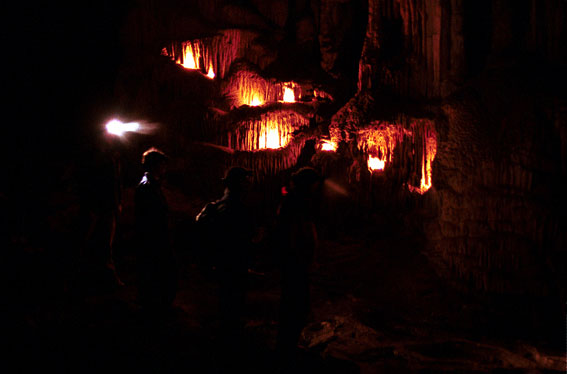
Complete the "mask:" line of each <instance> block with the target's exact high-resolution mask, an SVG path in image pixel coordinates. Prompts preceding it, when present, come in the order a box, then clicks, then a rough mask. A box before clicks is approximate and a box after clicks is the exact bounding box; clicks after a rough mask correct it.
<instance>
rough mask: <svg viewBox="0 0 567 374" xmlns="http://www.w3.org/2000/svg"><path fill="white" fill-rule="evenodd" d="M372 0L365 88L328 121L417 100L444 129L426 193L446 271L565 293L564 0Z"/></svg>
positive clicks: (438, 262) (434, 247)
mask: <svg viewBox="0 0 567 374" xmlns="http://www.w3.org/2000/svg"><path fill="white" fill-rule="evenodd" d="M473 3H474V4H473ZM368 9H369V16H368V25H367V30H366V37H365V40H364V47H363V52H362V56H361V59H360V68H359V80H358V89H359V93H358V94H357V98H358V99H354V100H351V102H349V104H347V105H346V106H345V108H343V109H342V110H341V111H342V112H343V113H345V112H347V113H350V114H349V116H348V118H347V120H344V118H343V120H341V118H339V117H340V116H336V117H335V119H334V120H335V121H334V123H333V125H332V126H331V130H332V131H335V132H337V131H341V130H346V131H347V132H348V130H349V129H350V128H353V126H354V127H358V126H361V125H364V123H366V122H368V121H371V120H377V119H380V116H382V115H383V114H381V113H380V110H378V111H376V110H374V113H371V114H370V113H369V112H370V111H369V110H368V109H367V108H366V105H364V103H368V102H372V101H373V100H374V101H380V100H382V99H383V98H384V97H387V98H390V99H391V98H392V97H395V98H396V99H394V100H395V101H397V102H408V101H411V102H414V103H415V102H416V100H417V102H418V103H421V104H418V106H419V105H421V107H422V108H426V109H427V110H429V111H431V112H432V113H434V115H435V124H436V129H437V132H438V134H439V137H438V140H439V141H438V149H437V156H436V159H435V161H434V164H433V187H432V188H431V190H430V191H429V192H428V193H427V194H426V195H425V196H424V198H425V200H424V202H425V204H427V205H429V208H428V209H429V210H430V212H433V214H434V218H433V219H427V220H425V221H426V224H425V225H424V233H425V235H426V238H427V250H426V252H427V255H428V257H429V258H430V259H431V261H432V262H433V263H434V264H435V266H436V268H437V270H438V272H439V274H441V275H442V276H443V277H445V278H446V279H448V280H450V281H451V282H453V284H454V285H456V286H457V287H461V288H462V289H466V290H469V291H474V290H477V291H481V292H487V293H492V294H501V295H503V294H506V295H510V294H515V295H538V296H546V297H549V296H553V298H554V300H557V297H558V296H560V297H561V298H563V299H564V298H565V265H564V264H565V263H566V261H565V260H566V250H565V248H566V246H565V243H566V235H565V231H566V230H565V228H566V220H565V213H564V211H565V198H564V197H563V195H562V189H561V187H560V184H559V181H560V180H561V178H565V166H564V165H565V162H566V161H565V154H566V152H565V149H566V146H565V144H566V143H565V135H564V134H565V106H566V104H567V100H566V97H565V94H564V93H562V92H563V89H562V87H564V84H565V63H566V62H567V60H566V50H565V48H562V47H561V46H562V45H565V43H566V42H567V40H566V34H565V22H566V19H565V18H566V14H567V4H566V3H565V2H562V1H558V0H550V1H536V0H532V1H530V0H522V1H509V0H494V1H475V2H467V1H461V0H417V1H406V0H371V1H369V3H368ZM365 97H366V98H368V97H370V98H371V100H368V99H363V98H365ZM403 107H404V105H403V104H401V105H400V108H397V109H395V110H398V111H400V112H401V113H404V112H407V111H410V109H409V108H406V109H404V108H403ZM382 112H384V113H385V111H382ZM339 113H341V112H339ZM343 117H344V116H343ZM335 122H336V123H335ZM353 123H354V124H353ZM554 305H555V306H556V307H557V305H558V304H557V303H556V304H554ZM557 310H559V308H557Z"/></svg>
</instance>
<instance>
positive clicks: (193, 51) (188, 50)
mask: <svg viewBox="0 0 567 374" xmlns="http://www.w3.org/2000/svg"><path fill="white" fill-rule="evenodd" d="M182 51H183V55H182V58H178V59H179V60H178V61H177V63H179V64H180V65H181V66H183V67H184V68H185V69H199V68H200V67H199V58H200V57H201V48H200V47H199V43H192V42H184V43H183V44H182Z"/></svg>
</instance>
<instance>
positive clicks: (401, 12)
mask: <svg viewBox="0 0 567 374" xmlns="http://www.w3.org/2000/svg"><path fill="white" fill-rule="evenodd" d="M566 7H567V5H566V4H565V2H563V1H560V0H550V1H537V0H520V1H514V0H493V1H491V0H479V1H474V2H470V1H463V0H370V1H369V3H368V12H369V16H368V26H367V29H366V38H365V41H364V51H363V54H362V58H361V60H360V68H359V90H362V89H371V88H375V89H380V90H387V91H389V92H392V93H394V94H398V95H401V96H404V97H412V98H440V97H446V96H448V95H450V94H452V93H454V92H456V90H458V89H459V87H461V86H462V84H463V82H464V81H465V80H466V79H467V78H470V77H471V75H474V74H476V73H478V72H480V71H481V70H482V69H484V68H486V67H487V66H490V65H497V64H502V63H508V62H510V60H513V59H516V60H517V59H525V58H537V59H542V60H545V61H547V62H550V63H554V64H565V62H566V61H567V52H566V51H565V48H562V45H564V44H563V43H564V41H565V38H566V31H565V27H564V25H565V21H566V20H565V18H566V14H567V8H566Z"/></svg>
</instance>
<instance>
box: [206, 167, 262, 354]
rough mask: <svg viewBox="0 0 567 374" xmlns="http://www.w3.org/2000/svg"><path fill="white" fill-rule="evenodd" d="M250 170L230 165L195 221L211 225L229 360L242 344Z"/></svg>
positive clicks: (249, 227)
mask: <svg viewBox="0 0 567 374" xmlns="http://www.w3.org/2000/svg"><path fill="white" fill-rule="evenodd" d="M250 175H251V172H250V171H248V170H246V169H244V168H241V167H233V168H231V169H230V170H228V172H227V173H226V176H225V178H224V179H223V184H224V186H225V189H224V195H223V197H222V198H221V199H219V200H217V201H215V202H212V203H209V204H207V205H206V206H205V207H204V208H203V210H202V211H201V213H199V215H198V216H197V218H196V220H197V222H198V223H201V224H206V225H208V226H209V227H212V229H213V233H212V234H213V235H212V236H211V239H210V243H208V245H209V247H210V248H209V250H211V251H212V252H213V253H214V255H215V257H216V261H215V265H216V268H217V273H218V279H219V307H220V318H221V329H222V345H223V351H224V354H225V355H226V358H227V359H228V360H229V361H232V360H233V359H235V358H237V357H236V356H237V355H238V351H239V350H240V349H241V348H242V333H243V327H244V321H243V316H244V307H245V298H246V281H247V274H248V265H249V253H250V246H251V238H252V234H253V224H252V220H251V216H250V213H249V210H248V208H247V207H246V205H245V203H244V200H245V197H246V194H247V192H248V190H249V187H250V181H249V177H250Z"/></svg>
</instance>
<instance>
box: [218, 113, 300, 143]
mask: <svg viewBox="0 0 567 374" xmlns="http://www.w3.org/2000/svg"><path fill="white" fill-rule="evenodd" d="M308 125H309V119H307V118H304V117H303V116H301V115H298V114H297V113H294V112H292V111H277V112H269V113H264V114H262V115H261V116H259V117H257V118H254V119H248V120H245V121H242V122H239V125H238V126H237V129H236V130H235V131H233V132H231V133H230V134H229V137H228V144H227V145H228V147H229V148H233V149H236V150H239V151H259V150H264V149H279V148H284V147H286V146H288V144H289V143H290V142H291V140H292V137H293V132H294V131H295V130H297V129H299V128H301V127H305V126H308ZM225 144H226V143H225Z"/></svg>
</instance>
